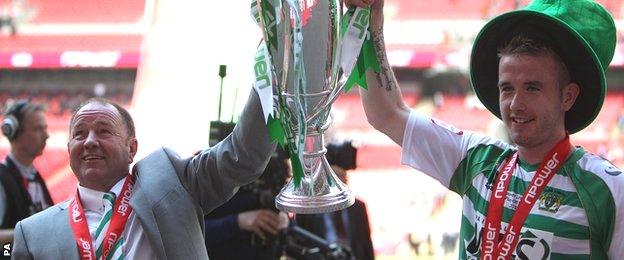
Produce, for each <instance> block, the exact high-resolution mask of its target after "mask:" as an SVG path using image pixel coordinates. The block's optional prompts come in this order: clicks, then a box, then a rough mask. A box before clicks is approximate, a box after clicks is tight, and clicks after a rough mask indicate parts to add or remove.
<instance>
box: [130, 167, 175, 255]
mask: <svg viewBox="0 0 624 260" xmlns="http://www.w3.org/2000/svg"><path fill="white" fill-rule="evenodd" d="M135 174H136V173H135ZM142 187H143V185H142V182H141V179H140V178H137V182H136V185H135V186H134V191H133V192H132V193H133V194H132V198H130V206H131V207H132V210H133V211H134V214H135V215H136V216H137V217H138V218H139V221H140V222H141V226H142V227H143V231H144V232H145V234H147V237H148V239H149V241H150V245H151V246H152V250H154V252H155V253H156V255H157V256H158V258H159V259H166V258H167V256H166V255H165V247H164V245H163V241H162V237H161V234H160V232H159V230H158V225H157V223H156V219H155V217H154V213H153V211H152V205H151V203H150V200H149V198H148V197H147V195H146V193H145V189H143V188H142Z"/></svg>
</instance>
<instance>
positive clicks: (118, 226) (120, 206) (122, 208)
mask: <svg viewBox="0 0 624 260" xmlns="http://www.w3.org/2000/svg"><path fill="white" fill-rule="evenodd" d="M133 186H134V176H133V175H129V176H128V177H127V178H126V181H125V182H124V185H123V188H122V189H121V193H120V196H117V199H116V200H115V204H114V205H113V216H112V219H111V223H110V225H109V226H108V230H107V231H106V237H105V238H104V241H102V243H104V245H103V250H102V259H106V257H107V255H108V253H109V252H110V250H111V248H112V247H113V245H115V243H117V240H119V238H120V237H121V233H122V232H123V230H124V227H125V226H126V222H127V221H128V217H129V216H130V213H131V212H132V208H131V207H130V195H131V194H132V188H133ZM68 213H69V224H70V226H71V228H72V231H73V232H74V237H75V239H76V244H77V245H78V255H80V259H95V250H94V246H93V241H92V238H91V234H90V233H89V226H88V224H87V217H86V215H85V213H84V209H83V207H82V203H81V202H80V195H79V193H78V191H77V190H76V195H74V197H73V198H72V200H71V202H70V209H69V211H68Z"/></svg>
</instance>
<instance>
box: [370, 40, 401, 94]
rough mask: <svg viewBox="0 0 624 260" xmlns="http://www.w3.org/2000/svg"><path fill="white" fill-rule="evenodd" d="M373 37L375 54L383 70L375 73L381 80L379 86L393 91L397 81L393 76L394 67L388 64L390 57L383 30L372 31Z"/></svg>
mask: <svg viewBox="0 0 624 260" xmlns="http://www.w3.org/2000/svg"><path fill="white" fill-rule="evenodd" d="M371 37H372V40H373V46H374V49H375V54H376V56H377V59H378V60H379V62H380V65H381V72H380V73H375V76H376V78H377V81H378V82H379V87H383V88H385V89H386V91H392V89H393V88H396V86H395V84H396V82H395V81H394V78H393V76H392V69H391V68H390V64H388V58H387V57H386V48H385V45H384V38H383V30H382V29H376V30H373V31H372V32H371Z"/></svg>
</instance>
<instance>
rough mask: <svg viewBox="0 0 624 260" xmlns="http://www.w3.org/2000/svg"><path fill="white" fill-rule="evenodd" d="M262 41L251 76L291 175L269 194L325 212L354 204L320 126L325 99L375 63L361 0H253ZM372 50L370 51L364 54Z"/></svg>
mask: <svg viewBox="0 0 624 260" xmlns="http://www.w3.org/2000/svg"><path fill="white" fill-rule="evenodd" d="M251 8H252V10H251V12H252V16H253V17H254V18H255V19H256V22H257V23H258V25H260V27H261V28H262V33H263V41H262V42H261V44H260V46H259V47H258V52H257V54H256V57H255V61H254V73H255V77H256V82H255V85H254V87H255V88H256V90H257V92H258V93H259V95H260V99H261V103H262V107H263V111H264V114H265V119H266V120H267V126H268V128H269V132H270V134H271V136H272V138H273V139H275V140H277V141H278V142H279V143H280V145H282V146H285V148H286V149H287V150H288V152H289V154H290V158H291V163H292V170H293V178H292V179H291V180H290V181H289V182H288V184H287V185H286V186H285V187H284V188H282V190H281V192H280V194H279V195H278V196H277V197H276V199H275V203H276V206H277V208H278V209H280V210H284V211H288V212H294V213H299V214H312V213H324V212H330V211H336V210H340V209H344V208H346V207H349V206H351V205H352V204H353V202H354V198H353V195H352V194H351V191H350V190H349V189H348V188H347V187H346V185H345V184H344V183H342V182H341V181H340V180H339V179H338V178H337V177H336V176H335V174H334V173H333V171H332V170H331V167H330V166H329V164H328V162H327V159H326V158H325V156H324V155H325V152H326V150H325V144H324V140H323V132H325V130H326V129H327V128H328V127H329V125H330V123H331V118H330V116H329V113H330V109H331V105H332V103H333V102H334V101H335V100H336V98H337V97H338V95H339V94H340V92H342V91H343V90H348V89H349V88H350V86H351V85H353V84H354V83H356V82H357V83H358V84H359V85H361V86H362V85H364V84H363V82H365V80H363V79H364V72H365V71H366V69H367V68H369V67H370V68H374V69H376V70H379V65H378V64H377V61H376V59H375V58H374V57H375V56H374V54H373V53H372V47H370V48H366V46H369V45H370V46H372V45H371V44H370V40H367V36H368V21H369V14H370V11H369V9H368V8H352V9H350V10H348V11H347V12H346V13H345V14H344V15H343V10H342V4H341V2H340V0H303V1H300V0H254V1H253V2H252V4H251ZM371 57H372V58H371Z"/></svg>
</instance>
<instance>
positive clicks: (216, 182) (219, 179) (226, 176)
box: [12, 91, 275, 259]
mask: <svg viewBox="0 0 624 260" xmlns="http://www.w3.org/2000/svg"><path fill="white" fill-rule="evenodd" d="M274 149H275V144H273V143H271V141H270V140H269V135H268V132H267V127H266V126H265V123H264V119H263V116H262V111H261V108H260V103H259V99H258V96H257V94H256V93H255V91H252V93H251V95H250V99H249V101H248V102H247V105H246V107H245V110H244V111H243V117H242V118H241V120H240V121H239V122H238V124H237V125H236V127H235V128H234V131H233V133H232V134H231V135H230V136H228V137H227V138H226V139H224V140H223V141H222V142H221V143H219V144H217V145H215V146H214V147H212V148H209V149H207V150H204V151H203V152H201V153H200V154H198V155H196V156H194V157H191V158H186V159H181V158H180V157H179V156H178V155H177V154H176V153H175V152H173V151H171V150H169V149H166V148H161V149H158V150H156V151H155V152H153V153H152V154H150V155H148V156H147V157H145V158H144V159H142V160H141V161H139V162H137V164H136V165H135V167H134V168H133V169H132V171H133V174H134V175H135V176H136V185H135V188H134V191H133V194H132V197H131V199H130V205H131V206H132V208H133V210H134V212H135V214H136V217H138V219H139V220H140V223H141V225H142V227H143V229H144V230H145V233H146V234H147V237H148V239H149V242H150V244H151V246H152V249H153V250H154V251H155V254H156V255H157V256H158V258H159V259H207V258H208V255H207V253H206V247H205V244H204V237H203V236H204V222H203V217H204V215H205V214H207V213H208V212H210V211H211V210H213V209H214V208H216V207H217V206H219V205H221V204H222V203H224V202H225V201H227V200H228V199H230V198H231V197H232V195H233V194H234V193H235V192H236V189H237V188H238V186H241V185H244V184H247V183H250V182H252V181H253V180H254V179H256V178H257V177H258V176H260V174H261V173H262V171H263V170H264V168H265V167H266V164H267V162H268V160H269V158H270V156H271V153H272V152H273V150H274ZM68 205H69V202H68V201H65V202H62V203H59V204H57V205H55V206H54V207H51V208H48V209H47V210H45V211H42V212H40V213H38V214H35V215H33V216H31V217H29V218H27V219H24V220H22V221H21V222H19V223H17V225H16V227H15V233H14V237H15V238H14V242H15V243H14V249H13V255H12V257H13V259H79V257H78V247H77V246H76V241H75V238H74V236H73V233H72V230H71V227H70V225H69V218H68V213H67V207H68Z"/></svg>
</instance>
